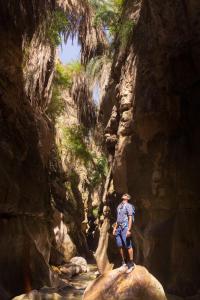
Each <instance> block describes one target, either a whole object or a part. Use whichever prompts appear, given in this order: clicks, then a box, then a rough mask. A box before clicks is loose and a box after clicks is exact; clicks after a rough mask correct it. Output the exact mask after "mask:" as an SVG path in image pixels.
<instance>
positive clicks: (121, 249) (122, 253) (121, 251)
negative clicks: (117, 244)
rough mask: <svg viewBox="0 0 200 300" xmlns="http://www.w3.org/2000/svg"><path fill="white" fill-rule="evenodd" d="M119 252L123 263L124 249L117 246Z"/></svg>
mask: <svg viewBox="0 0 200 300" xmlns="http://www.w3.org/2000/svg"><path fill="white" fill-rule="evenodd" d="M119 253H120V255H121V258H122V264H123V263H125V256H124V249H123V248H122V247H121V248H119Z"/></svg>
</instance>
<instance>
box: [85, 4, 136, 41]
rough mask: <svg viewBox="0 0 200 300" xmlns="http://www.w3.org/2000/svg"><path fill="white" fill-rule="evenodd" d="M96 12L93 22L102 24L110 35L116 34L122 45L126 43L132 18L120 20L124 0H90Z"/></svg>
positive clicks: (132, 25)
mask: <svg viewBox="0 0 200 300" xmlns="http://www.w3.org/2000/svg"><path fill="white" fill-rule="evenodd" d="M90 2H91V4H92V6H93V7H94V10H95V12H96V15H95V19H94V23H95V24H96V25H99V24H102V25H103V27H104V29H105V30H108V31H109V33H110V35H111V36H112V37H115V36H116V35H118V37H119V41H120V44H121V46H122V47H125V46H126V45H127V42H128V39H129V38H130V34H131V33H132V30H133V27H134V21H133V20H122V10H123V5H124V0H100V1H99V0H90Z"/></svg>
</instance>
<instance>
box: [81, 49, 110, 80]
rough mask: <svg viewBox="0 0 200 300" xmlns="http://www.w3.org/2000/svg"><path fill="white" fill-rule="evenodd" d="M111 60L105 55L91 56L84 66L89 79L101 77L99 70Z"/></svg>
mask: <svg viewBox="0 0 200 300" xmlns="http://www.w3.org/2000/svg"><path fill="white" fill-rule="evenodd" d="M110 62H111V58H109V57H108V56H106V55H103V56H96V57H94V58H92V59H91V60H90V61H89V63H88V65H87V67H86V74H87V76H88V77H89V78H90V79H91V80H94V79H97V80H98V79H99V78H100V77H101V71H102V68H103V66H104V65H105V64H109V63H110Z"/></svg>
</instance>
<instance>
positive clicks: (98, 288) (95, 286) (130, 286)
mask: <svg viewBox="0 0 200 300" xmlns="http://www.w3.org/2000/svg"><path fill="white" fill-rule="evenodd" d="M107 299H109V300H116V299H120V300H132V299H135V300H136V299H137V300H167V298H166V296H165V292H164V290H163V287H162V285H161V284H160V282H159V281H158V280H157V279H156V278H155V277H154V276H153V275H152V274H150V273H149V272H148V271H147V269H146V268H144V267H141V266H136V267H135V269H134V270H133V271H131V272H130V273H127V268H126V267H125V268H124V269H123V271H122V270H120V269H115V270H113V271H111V272H108V273H105V274H103V275H101V276H100V277H98V278H97V279H96V280H95V281H94V282H92V283H91V284H90V285H89V286H88V287H87V289H86V290H85V293H84V296H83V300H107Z"/></svg>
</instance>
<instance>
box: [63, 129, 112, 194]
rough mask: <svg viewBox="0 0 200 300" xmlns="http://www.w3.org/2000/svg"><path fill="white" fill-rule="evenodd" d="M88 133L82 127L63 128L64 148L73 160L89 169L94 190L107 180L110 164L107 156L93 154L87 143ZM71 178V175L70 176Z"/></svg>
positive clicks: (89, 180)
mask: <svg viewBox="0 0 200 300" xmlns="http://www.w3.org/2000/svg"><path fill="white" fill-rule="evenodd" d="M87 136H88V132H87V130H86V129H85V128H84V127H83V126H81V125H73V126H71V127H65V128H63V139H62V140H63V146H64V148H65V149H66V150H67V152H68V153H69V154H70V155H71V157H72V159H74V160H76V161H77V160H78V161H80V163H83V164H84V166H85V167H86V169H87V171H88V172H87V173H88V175H87V177H88V182H89V185H90V187H91V188H92V189H94V188H95V187H97V186H98V185H99V184H100V183H101V182H102V180H104V179H105V177H106V174H107V171H108V163H107V159H106V157H105V156H98V155H97V154H96V153H93V152H91V150H90V148H89V146H88V142H87ZM70 176H71V175H70Z"/></svg>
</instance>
